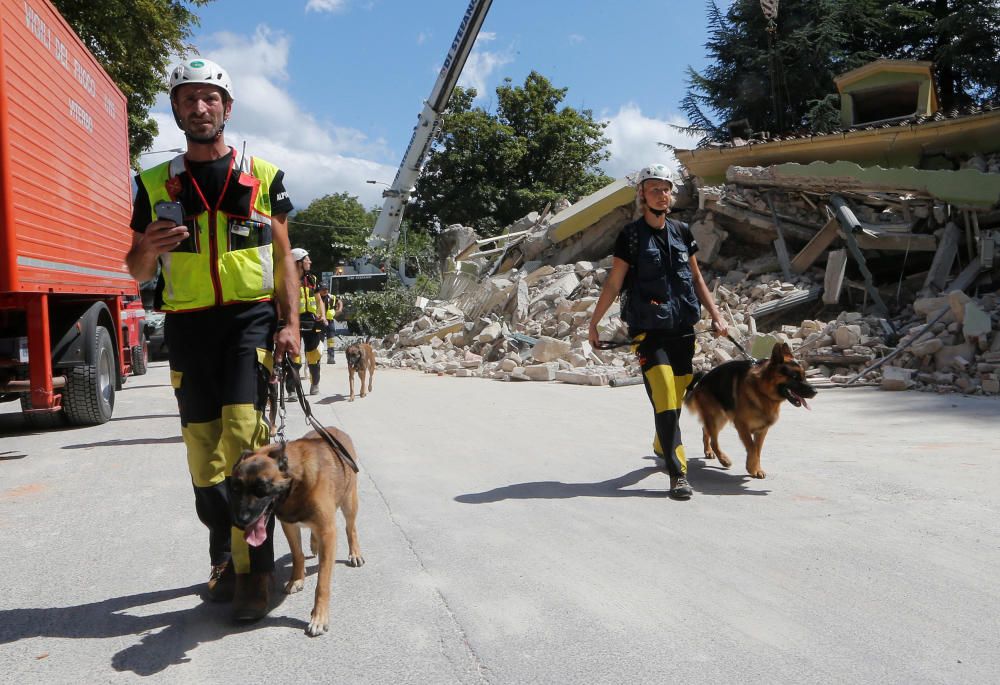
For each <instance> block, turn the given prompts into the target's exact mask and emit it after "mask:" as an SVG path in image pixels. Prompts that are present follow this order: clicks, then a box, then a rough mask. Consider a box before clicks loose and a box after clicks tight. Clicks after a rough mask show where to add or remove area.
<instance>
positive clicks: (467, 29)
mask: <svg viewBox="0 0 1000 685" xmlns="http://www.w3.org/2000/svg"><path fill="white" fill-rule="evenodd" d="M492 2H493V0H471V2H469V6H468V7H467V8H466V10H465V14H464V16H463V17H462V21H461V23H460V24H459V26H458V32H457V33H456V34H455V38H454V40H452V42H451V46H450V47H449V49H448V54H447V55H446V56H445V60H444V65H443V66H442V67H441V71H440V72H439V73H438V78H437V80H436V81H435V82H434V88H433V90H431V95H430V97H429V98H428V99H427V101H426V102H425V103H424V108H423V111H421V112H420V116H419V117H418V118H417V125H416V126H414V128H413V135H412V136H410V144H409V145H408V146H407V147H406V153H405V154H404V155H403V161H402V162H401V163H400V165H399V170H398V171H397V172H396V178H395V179H393V182H392V185H391V186H390V187H389V188H388V189H386V190H385V191H383V193H382V197H384V198H385V202H384V203H383V204H382V211H381V213H379V215H378V219H377V220H376V222H375V227H374V228H373V229H372V233H371V236H370V237H369V238H368V246H369V247H379V246H382V245H389V246H392V245H393V244H394V243H395V242H396V240H397V238H398V237H399V228H400V225H401V224H402V222H403V210H404V209H405V208H406V203H407V202H409V200H410V195H411V193H412V192H413V187H414V185H415V184H416V182H417V178H418V177H419V176H420V171H421V170H422V169H423V166H424V162H425V161H426V160H427V151H428V150H429V149H430V146H431V143H432V142H433V141H434V135H435V134H436V133H437V130H438V128H439V126H440V124H441V114H442V113H443V112H444V109H445V107H447V106H448V100H449V99H450V98H451V93H452V91H453V90H455V84H456V83H457V82H458V77H459V76H460V75H461V73H462V69H463V68H464V67H465V62H466V60H467V59H468V57H469V53H471V52H472V46H473V45H474V44H475V42H476V37H477V36H478V35H479V30H480V29H481V28H482V26H483V21H484V20H485V19H486V13H487V12H488V11H489V9H490V5H491V4H492Z"/></svg>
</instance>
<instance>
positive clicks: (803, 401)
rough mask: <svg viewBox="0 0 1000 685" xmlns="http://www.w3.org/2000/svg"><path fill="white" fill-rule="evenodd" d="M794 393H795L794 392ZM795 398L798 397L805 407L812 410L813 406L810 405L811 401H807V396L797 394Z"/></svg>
mask: <svg viewBox="0 0 1000 685" xmlns="http://www.w3.org/2000/svg"><path fill="white" fill-rule="evenodd" d="M792 394H793V395H795V393H794V392H793V393H792ZM795 399H797V400H798V401H799V402H801V403H802V406H803V407H805V408H806V409H808V410H809V411H812V407H810V406H809V403H808V402H806V398H805V397H802V396H801V395H795Z"/></svg>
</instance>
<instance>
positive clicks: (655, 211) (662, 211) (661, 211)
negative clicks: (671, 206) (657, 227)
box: [647, 205, 667, 216]
mask: <svg viewBox="0 0 1000 685" xmlns="http://www.w3.org/2000/svg"><path fill="white" fill-rule="evenodd" d="M647 206H648V205H647ZM649 211H651V212H652V213H653V214H655V215H656V216H663V215H664V214H666V213H667V210H665V209H653V208H652V207H650V208H649Z"/></svg>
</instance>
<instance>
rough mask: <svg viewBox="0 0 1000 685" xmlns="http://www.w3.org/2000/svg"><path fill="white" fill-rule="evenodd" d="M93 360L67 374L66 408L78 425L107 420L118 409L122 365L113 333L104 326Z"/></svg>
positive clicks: (64, 408)
mask: <svg viewBox="0 0 1000 685" xmlns="http://www.w3.org/2000/svg"><path fill="white" fill-rule="evenodd" d="M92 359H93V363H91V364H87V365H86V366H76V367H74V368H72V369H70V370H69V373H67V374H66V390H65V392H64V393H63V401H62V404H63V410H64V411H65V412H66V418H67V419H68V420H69V422H70V423H71V424H73V425H75V426H84V425H94V424H99V423H105V422H106V421H108V419H110V418H111V413H112V412H113V411H114V408H115V381H116V378H117V375H118V368H117V364H116V362H115V348H114V345H113V344H112V343H111V334H110V333H108V329H107V328H105V327H104V326H98V327H97V330H96V332H95V342H94V355H93V357H92Z"/></svg>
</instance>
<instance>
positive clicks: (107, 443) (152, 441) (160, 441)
mask: <svg viewBox="0 0 1000 685" xmlns="http://www.w3.org/2000/svg"><path fill="white" fill-rule="evenodd" d="M183 442H184V438H182V437H181V436H179V435H172V436H170V437H169V438H135V439H134V440H104V441H102V442H81V443H78V444H76V445H63V447H62V449H64V450H85V449H87V448H88V447H129V446H131V445H169V444H174V443H176V444H181V443H183Z"/></svg>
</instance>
